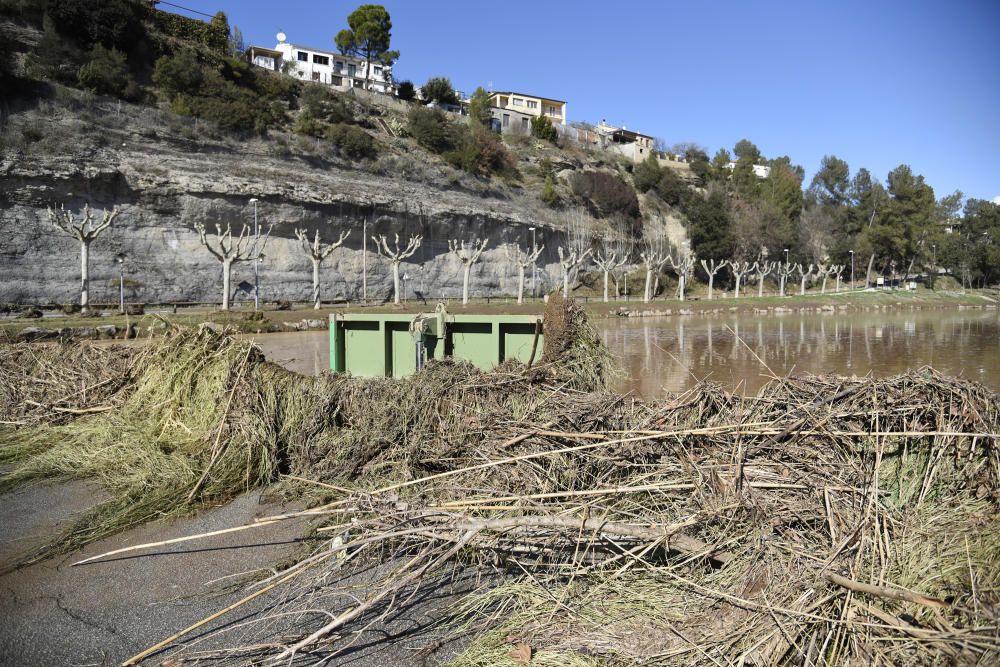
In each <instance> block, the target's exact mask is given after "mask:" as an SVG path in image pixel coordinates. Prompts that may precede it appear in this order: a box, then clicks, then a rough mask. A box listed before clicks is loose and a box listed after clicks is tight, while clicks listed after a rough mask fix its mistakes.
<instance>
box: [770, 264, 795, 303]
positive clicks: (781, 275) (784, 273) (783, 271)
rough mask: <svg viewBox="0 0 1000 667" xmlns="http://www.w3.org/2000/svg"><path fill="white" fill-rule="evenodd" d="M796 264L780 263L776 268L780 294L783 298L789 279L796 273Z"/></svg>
mask: <svg viewBox="0 0 1000 667" xmlns="http://www.w3.org/2000/svg"><path fill="white" fill-rule="evenodd" d="M795 266H796V265H795V264H792V263H790V262H778V263H777V264H776V265H775V268H776V269H777V271H778V293H779V294H780V295H781V296H785V285H786V284H787V283H788V279H789V277H791V275H792V272H793V271H795Z"/></svg>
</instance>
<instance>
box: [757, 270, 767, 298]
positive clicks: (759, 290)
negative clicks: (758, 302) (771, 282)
mask: <svg viewBox="0 0 1000 667" xmlns="http://www.w3.org/2000/svg"><path fill="white" fill-rule="evenodd" d="M766 277H767V276H765V275H761V277H760V280H758V281H757V298H761V297H763V296H764V278H766Z"/></svg>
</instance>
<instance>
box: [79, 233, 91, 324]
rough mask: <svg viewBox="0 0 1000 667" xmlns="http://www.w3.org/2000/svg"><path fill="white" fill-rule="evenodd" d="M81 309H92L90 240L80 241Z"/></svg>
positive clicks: (85, 310)
mask: <svg viewBox="0 0 1000 667" xmlns="http://www.w3.org/2000/svg"><path fill="white" fill-rule="evenodd" d="M80 310H81V311H82V312H84V313H86V312H87V311H88V310H90V241H87V240H84V241H80Z"/></svg>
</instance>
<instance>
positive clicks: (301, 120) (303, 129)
mask: <svg viewBox="0 0 1000 667" xmlns="http://www.w3.org/2000/svg"><path fill="white" fill-rule="evenodd" d="M292 131H293V132H295V134H302V135H305V136H308V137H322V136H323V135H324V134H325V132H326V126H325V125H324V124H323V123H322V122H320V121H318V120H316V117H315V116H313V115H312V112H311V111H310V110H309V109H302V111H300V112H299V115H298V117H296V119H295V125H293V126H292Z"/></svg>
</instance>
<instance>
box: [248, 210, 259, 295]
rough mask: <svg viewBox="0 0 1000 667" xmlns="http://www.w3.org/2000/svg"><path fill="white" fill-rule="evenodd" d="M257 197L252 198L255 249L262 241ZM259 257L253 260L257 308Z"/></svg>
mask: <svg viewBox="0 0 1000 667" xmlns="http://www.w3.org/2000/svg"><path fill="white" fill-rule="evenodd" d="M257 201H258V200H257V198H256V197H254V198H253V199H251V200H250V203H251V204H253V247H254V250H257V249H258V244H259V243H260V225H259V224H257ZM259 264H260V261H259V259H254V262H253V309H254V310H257V309H259V308H260V268H259V266H258V265H259Z"/></svg>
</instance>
